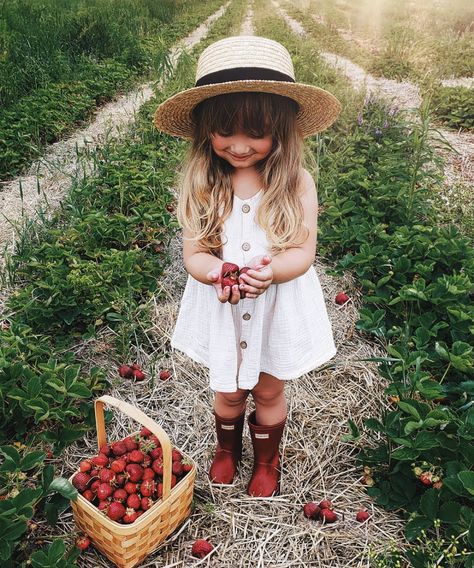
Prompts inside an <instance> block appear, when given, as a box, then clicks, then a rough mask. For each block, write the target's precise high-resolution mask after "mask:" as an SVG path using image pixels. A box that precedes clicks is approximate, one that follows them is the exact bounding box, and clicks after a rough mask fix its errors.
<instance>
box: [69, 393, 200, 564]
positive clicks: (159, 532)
mask: <svg viewBox="0 0 474 568" xmlns="http://www.w3.org/2000/svg"><path fill="white" fill-rule="evenodd" d="M104 404H109V405H110V406H115V407H116V408H118V409H119V410H120V411H121V412H123V413H124V414H126V415H128V416H130V417H131V418H133V419H135V420H136V421H137V422H139V423H140V424H142V425H143V426H145V427H146V428H148V429H149V430H150V431H151V432H153V434H155V435H156V436H157V437H158V439H159V440H160V443H161V447H162V448H163V495H162V497H161V499H160V500H159V501H157V502H156V503H155V504H154V505H153V506H152V507H151V508H150V509H149V510H148V511H146V512H145V513H144V514H143V515H141V516H140V517H139V518H138V519H137V520H136V521H135V522H134V523H131V524H130V525H121V524H119V523H116V522H115V521H112V520H111V519H109V518H108V517H107V516H106V515H104V514H103V513H102V512H101V511H99V509H98V508H97V507H96V506H95V505H93V504H92V503H90V502H89V501H87V499H85V498H84V497H83V496H82V495H81V494H79V495H78V497H77V500H76V501H71V507H72V511H73V514H74V520H75V522H76V525H77V526H78V527H79V528H80V529H81V530H82V531H83V532H85V533H86V534H87V535H88V536H89V537H90V538H91V540H92V541H93V543H94V546H95V547H96V548H98V549H99V550H100V551H101V552H103V553H104V554H105V555H106V556H107V557H108V558H110V560H112V562H113V563H114V564H115V565H116V566H119V568H132V567H133V566H137V564H139V563H140V562H141V561H142V560H143V559H144V558H145V557H146V556H148V555H149V554H150V553H151V552H153V551H154V550H155V549H156V548H157V547H158V546H159V544H160V543H161V542H163V541H164V540H165V538H166V537H167V536H168V535H170V534H171V533H172V532H173V531H174V530H175V529H176V528H177V527H178V526H179V525H181V524H182V523H183V521H184V520H185V519H186V518H187V517H188V516H189V515H190V513H191V502H192V498H193V491H194V481H195V478H196V463H195V462H194V461H193V460H192V459H191V458H190V457H189V456H187V455H186V454H185V453H183V452H181V453H182V455H183V457H186V458H188V459H190V460H191V462H192V465H193V468H192V469H191V471H189V472H188V473H186V475H185V476H184V477H183V478H182V479H181V481H179V483H177V484H176V485H175V486H174V487H173V488H171V466H172V461H171V455H172V454H171V451H172V449H173V448H172V446H171V443H170V440H169V438H168V436H167V434H166V432H165V431H164V430H163V429H162V428H161V426H159V425H158V424H157V423H156V422H154V421H153V420H152V419H151V418H148V417H147V416H146V415H145V414H144V413H143V412H142V411H141V410H138V409H137V408H135V407H134V406H132V405H131V404H128V403H126V402H123V401H121V400H118V399H116V398H113V397H111V396H102V397H100V398H98V399H97V400H96V401H95V419H96V426H97V440H98V447H99V448H101V447H102V446H104V445H106V444H107V438H106V432H105V422H104V409H103V407H104ZM138 433H139V431H138V432H135V433H134V434H131V435H132V436H133V435H135V434H138ZM180 451H181V450H180ZM76 473H77V472H74V473H73V475H71V477H70V478H69V481H71V482H72V478H73V477H74V475H75V474H76Z"/></svg>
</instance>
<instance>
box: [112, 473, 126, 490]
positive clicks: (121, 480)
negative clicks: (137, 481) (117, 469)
mask: <svg viewBox="0 0 474 568" xmlns="http://www.w3.org/2000/svg"><path fill="white" fill-rule="evenodd" d="M126 481H127V480H126V479H125V475H123V474H122V473H118V474H117V475H116V476H115V485H116V486H117V487H123V486H124V485H125V483H126Z"/></svg>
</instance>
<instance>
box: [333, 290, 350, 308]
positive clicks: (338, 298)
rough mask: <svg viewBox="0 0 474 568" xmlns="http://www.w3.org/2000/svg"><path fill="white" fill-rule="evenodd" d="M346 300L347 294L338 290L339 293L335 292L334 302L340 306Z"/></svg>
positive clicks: (347, 298)
mask: <svg viewBox="0 0 474 568" xmlns="http://www.w3.org/2000/svg"><path fill="white" fill-rule="evenodd" d="M347 300H349V296H348V295H347V294H344V292H339V294H337V296H336V304H339V305H340V306H342V304H345V303H346V302H347Z"/></svg>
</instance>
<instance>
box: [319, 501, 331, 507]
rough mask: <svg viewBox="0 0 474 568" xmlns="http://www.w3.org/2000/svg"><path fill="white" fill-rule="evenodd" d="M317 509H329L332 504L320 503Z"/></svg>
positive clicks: (329, 502) (327, 502)
mask: <svg viewBox="0 0 474 568" xmlns="http://www.w3.org/2000/svg"><path fill="white" fill-rule="evenodd" d="M318 507H319V508H320V509H331V508H332V503H331V501H321V503H319V505H318Z"/></svg>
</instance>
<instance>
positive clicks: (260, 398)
mask: <svg viewBox="0 0 474 568" xmlns="http://www.w3.org/2000/svg"><path fill="white" fill-rule="evenodd" d="M252 396H253V399H254V401H255V403H257V404H260V405H267V404H275V401H276V400H277V399H279V398H280V397H281V396H284V385H283V384H282V385H281V386H279V387H276V388H272V389H269V388H262V387H259V386H258V385H257V386H255V387H254V388H253V389H252Z"/></svg>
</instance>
